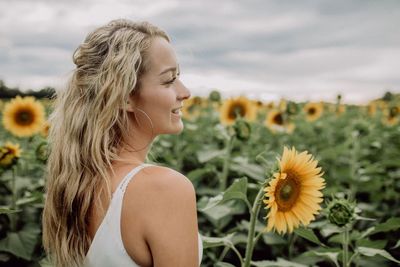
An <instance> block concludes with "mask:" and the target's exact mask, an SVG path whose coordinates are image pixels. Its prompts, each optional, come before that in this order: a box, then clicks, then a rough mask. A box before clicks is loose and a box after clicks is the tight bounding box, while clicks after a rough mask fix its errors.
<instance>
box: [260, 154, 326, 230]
mask: <svg viewBox="0 0 400 267" xmlns="http://www.w3.org/2000/svg"><path fill="white" fill-rule="evenodd" d="M317 164H318V161H316V160H314V159H313V156H312V155H311V154H308V153H307V151H304V152H302V153H298V152H297V151H296V150H295V148H294V147H293V148H292V149H291V150H290V149H288V148H286V147H284V149H283V154H282V158H281V160H280V161H279V168H280V170H279V172H277V173H275V174H274V175H273V179H272V180H271V181H270V182H269V184H268V186H267V187H265V189H264V191H265V192H266V193H265V196H266V197H267V198H268V199H264V200H263V202H264V203H265V204H266V207H265V209H269V213H268V215H267V216H266V218H268V224H267V227H266V229H265V230H266V231H271V230H273V229H274V230H276V231H277V232H278V233H286V232H289V233H291V232H292V231H293V229H294V228H297V227H298V226H299V225H300V223H301V224H302V225H304V226H306V225H308V224H309V223H310V222H311V221H312V220H314V219H315V217H314V215H316V214H318V211H319V210H320V209H321V207H320V204H319V203H321V202H322V201H323V199H322V197H323V195H322V193H321V191H320V190H321V189H323V188H324V187H325V180H324V179H323V178H322V175H323V174H324V173H323V172H322V173H321V167H318V168H317Z"/></svg>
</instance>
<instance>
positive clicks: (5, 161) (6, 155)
mask: <svg viewBox="0 0 400 267" xmlns="http://www.w3.org/2000/svg"><path fill="white" fill-rule="evenodd" d="M21 152H22V149H20V148H19V144H13V143H10V142H7V143H6V144H5V145H4V146H2V147H0V166H1V167H9V166H11V165H12V164H13V163H14V162H15V159H17V158H19V157H20V156H21Z"/></svg>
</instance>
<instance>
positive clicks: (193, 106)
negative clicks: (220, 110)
mask: <svg viewBox="0 0 400 267" xmlns="http://www.w3.org/2000/svg"><path fill="white" fill-rule="evenodd" d="M200 111H201V100H199V98H198V97H192V98H189V99H187V100H185V101H184V102H183V107H182V115H183V117H184V118H185V119H188V120H193V119H195V118H197V117H198V116H199V115H200Z"/></svg>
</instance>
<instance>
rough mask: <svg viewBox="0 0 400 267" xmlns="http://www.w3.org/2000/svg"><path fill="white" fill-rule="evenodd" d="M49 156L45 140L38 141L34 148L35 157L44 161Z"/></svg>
mask: <svg viewBox="0 0 400 267" xmlns="http://www.w3.org/2000/svg"><path fill="white" fill-rule="evenodd" d="M48 156H49V151H48V146H47V142H42V143H40V144H39V145H38V146H37V148H36V158H37V159H38V160H40V161H42V162H44V163H45V162H46V161H47V158H48Z"/></svg>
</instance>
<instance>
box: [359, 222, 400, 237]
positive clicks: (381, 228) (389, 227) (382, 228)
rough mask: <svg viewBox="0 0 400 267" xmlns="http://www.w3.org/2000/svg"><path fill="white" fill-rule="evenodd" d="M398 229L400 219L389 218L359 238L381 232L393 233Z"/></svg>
mask: <svg viewBox="0 0 400 267" xmlns="http://www.w3.org/2000/svg"><path fill="white" fill-rule="evenodd" d="M398 228H400V218H389V219H388V220H387V221H386V222H384V223H380V224H378V225H375V226H373V227H371V228H368V229H367V230H366V231H365V232H364V233H363V234H362V235H361V237H366V236H368V235H373V234H376V233H381V232H389V231H394V230H397V229H398Z"/></svg>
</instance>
